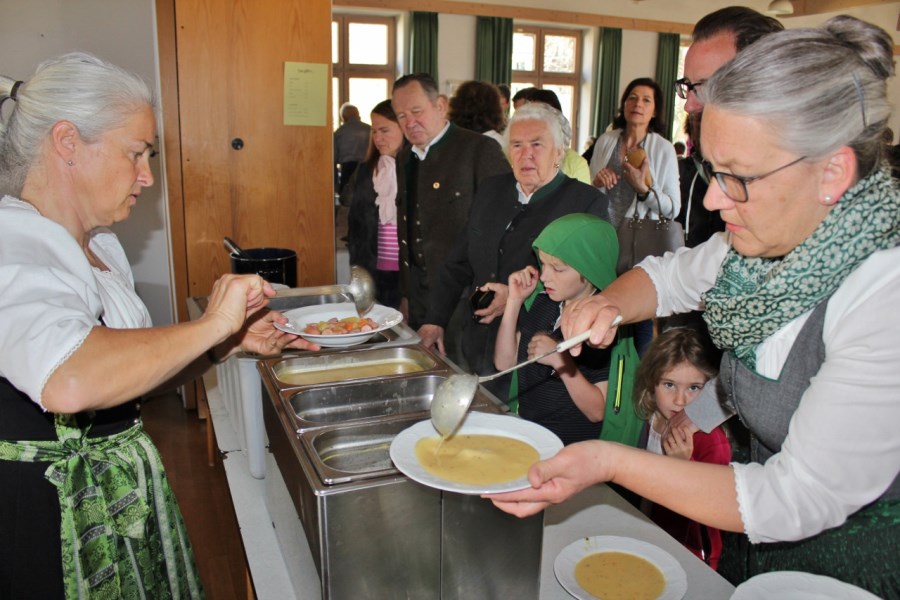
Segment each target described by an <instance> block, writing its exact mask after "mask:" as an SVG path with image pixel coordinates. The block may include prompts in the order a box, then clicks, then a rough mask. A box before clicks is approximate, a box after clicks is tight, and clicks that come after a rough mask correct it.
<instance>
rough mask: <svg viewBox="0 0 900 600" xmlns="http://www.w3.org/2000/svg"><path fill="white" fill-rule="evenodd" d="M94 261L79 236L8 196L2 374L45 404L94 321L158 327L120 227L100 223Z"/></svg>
mask: <svg viewBox="0 0 900 600" xmlns="http://www.w3.org/2000/svg"><path fill="white" fill-rule="evenodd" d="M90 247H91V250H92V251H93V252H94V253H95V254H96V255H97V256H98V257H99V258H100V259H101V260H102V261H103V263H104V264H106V266H107V267H109V271H101V270H100V269H96V268H94V267H92V266H91V265H90V263H89V262H88V261H87V258H86V257H85V255H84V252H82V250H81V247H80V246H79V244H78V242H77V241H76V240H75V239H74V238H73V237H72V236H71V235H70V234H69V233H68V232H67V231H66V230H65V229H64V228H63V227H62V226H61V225H59V224H57V223H55V222H54V221H51V220H50V219H47V218H45V217H43V216H41V215H40V214H39V213H38V211H37V210H36V209H35V208H34V207H33V206H31V205H30V204H28V203H26V202H22V201H20V200H17V199H15V198H12V197H10V196H4V197H3V198H2V199H0V322H2V323H3V327H0V376H3V377H6V378H7V379H8V380H9V381H10V383H12V384H13V385H14V386H15V387H16V388H17V389H19V390H21V391H22V392H24V393H25V394H27V395H28V396H29V397H30V398H31V399H32V400H34V401H35V402H37V403H38V404H40V403H41V392H42V390H43V388H44V385H45V384H46V383H47V380H48V379H49V378H50V375H51V374H53V372H54V371H55V370H56V368H57V367H58V366H59V365H60V364H62V363H63V362H64V361H65V360H66V359H67V358H68V357H69V356H70V355H71V354H72V353H73V352H74V351H75V350H77V349H78V348H79V347H80V346H81V343H82V342H83V341H84V339H85V338H86V337H87V335H88V333H90V331H91V329H92V328H93V327H96V326H98V325H101V318H102V324H104V325H106V326H107V327H113V328H118V329H126V328H137V327H150V326H151V324H152V323H151V320H150V313H149V312H148V311H147V307H146V306H145V305H144V303H143V302H142V301H141V299H140V298H139V297H138V296H137V293H136V292H135V290H134V277H133V275H132V272H131V267H130V266H129V264H128V259H127V257H126V256H125V251H124V249H123V248H122V246H121V244H120V243H119V240H118V239H117V238H116V236H115V234H113V233H112V232H111V231H109V230H107V229H98V230H96V231H95V232H94V233H93V235H92V237H91V241H90Z"/></svg>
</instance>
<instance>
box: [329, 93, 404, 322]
mask: <svg viewBox="0 0 900 600" xmlns="http://www.w3.org/2000/svg"><path fill="white" fill-rule="evenodd" d="M371 121H372V138H371V140H370V141H369V151H368V153H367V154H366V160H365V162H364V163H362V164H361V165H359V167H358V168H357V169H356V172H355V173H354V175H353V179H352V180H351V181H350V183H349V184H348V185H347V187H346V188H345V190H344V197H343V198H341V203H342V204H345V205H349V206H350V212H349V214H348V216H347V219H348V223H347V250H348V251H349V253H350V264H352V265H359V266H361V267H363V268H364V269H366V270H367V271H368V272H369V273H371V274H372V277H374V279H375V297H376V298H377V299H378V302H380V303H381V304H383V305H385V306H391V307H393V308H399V307H400V259H399V256H400V249H399V248H400V247H399V242H398V238H397V204H396V202H397V168H396V162H395V160H396V158H397V154H398V153H399V152H400V150H401V149H402V148H404V147H405V146H406V145H408V142H407V141H406V138H404V137H403V132H402V131H401V130H400V125H399V124H398V123H397V116H396V115H395V114H394V109H393V108H391V101H390V100H384V101H382V102H379V103H378V104H376V105H375V108H373V109H372V116H371Z"/></svg>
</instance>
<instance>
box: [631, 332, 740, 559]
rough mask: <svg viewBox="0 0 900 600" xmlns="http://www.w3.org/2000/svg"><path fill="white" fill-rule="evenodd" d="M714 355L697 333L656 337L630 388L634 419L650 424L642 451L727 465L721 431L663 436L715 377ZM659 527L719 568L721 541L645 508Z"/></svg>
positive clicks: (662, 511)
mask: <svg viewBox="0 0 900 600" xmlns="http://www.w3.org/2000/svg"><path fill="white" fill-rule="evenodd" d="M716 372H717V368H716V360H715V353H714V350H713V349H712V347H711V345H710V344H709V342H708V341H706V340H705V338H704V336H703V334H702V333H700V332H699V331H697V330H696V329H691V328H687V327H679V328H675V329H670V330H668V331H666V332H664V333H662V334H660V335H658V336H657V337H656V339H654V340H653V343H652V344H651V345H650V348H649V349H648V351H647V354H645V355H644V357H643V359H642V360H641V366H640V368H639V369H638V372H637V380H636V382H635V395H634V398H635V405H636V409H637V412H638V414H639V415H641V416H642V417H644V418H649V420H648V423H647V426H646V428H645V434H646V435H645V436H642V441H643V439H644V438H645V437H646V444H645V446H646V448H647V450H650V451H651V452H655V453H657V454H665V455H668V456H672V457H675V458H680V459H683V460H693V461H697V462H705V463H713V464H720V465H727V464H729V463H730V462H731V446H730V444H729V441H728V438H727V436H726V435H725V431H724V430H723V429H722V427H716V428H715V429H714V430H712V431H711V432H710V433H703V432H702V431H698V432H697V433H695V434H694V435H693V436H691V435H688V434H685V433H684V432H683V431H682V430H673V431H671V432H669V431H667V426H668V423H669V419H671V418H672V416H673V415H675V414H676V413H679V412H681V411H682V410H684V407H685V406H687V405H688V404H690V403H691V402H692V401H693V400H694V398H696V396H697V394H698V393H700V390H701V389H702V388H703V386H704V384H705V383H706V382H707V381H709V380H710V379H711V378H712V377H714V376H715V375H716ZM644 508H645V512H647V514H649V516H650V518H651V519H653V520H654V521H655V522H656V523H657V524H658V525H659V526H660V527H662V528H663V529H665V530H666V531H668V532H669V534H670V535H671V536H672V537H674V538H675V539H677V540H678V541H679V542H681V543H682V544H684V546H685V547H687V548H688V550H690V551H691V552H693V553H694V554H696V555H697V556H699V557H700V558H701V559H702V560H704V561H706V562H707V563H708V564H709V566H711V567H712V568H713V569H715V568H717V567H718V564H719V557H720V556H721V554H722V536H721V534H720V533H719V530H718V529H712V528H710V527H706V526H703V525H700V524H698V523H696V522H694V521H691V520H689V519H687V518H685V517H683V516H681V515H679V514H677V513H674V512H672V511H670V510H668V509H667V508H665V507H662V506H658V505H653V504H650V503H648V504H647V506H645V507H644Z"/></svg>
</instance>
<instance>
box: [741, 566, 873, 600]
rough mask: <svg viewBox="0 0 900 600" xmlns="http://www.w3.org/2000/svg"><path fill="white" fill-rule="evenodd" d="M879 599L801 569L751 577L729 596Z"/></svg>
mask: <svg viewBox="0 0 900 600" xmlns="http://www.w3.org/2000/svg"><path fill="white" fill-rule="evenodd" d="M838 598H839V599H840V600H878V596H876V595H875V594H872V593H870V592H867V591H866V590H864V589H862V588H858V587H856V586H855V585H850V584H849V583H844V582H843V581H839V580H837V579H833V578H831V577H825V576H824V575H813V574H812V573H803V572H801V571H774V572H772V573H763V574H762V575H756V576H755V577H751V578H750V579H748V580H747V581H745V582H744V583H742V584H741V585H739V586H737V588H736V589H735V590H734V595H733V596H731V600H826V599H838Z"/></svg>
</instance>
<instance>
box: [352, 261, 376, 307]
mask: <svg viewBox="0 0 900 600" xmlns="http://www.w3.org/2000/svg"><path fill="white" fill-rule="evenodd" d="M347 293H348V294H350V296H351V297H352V298H353V303H354V304H355V305H356V312H357V314H358V315H359V316H360V317H363V316H365V315H366V313H368V312H369V311H370V310H372V307H373V306H375V280H374V279H372V276H371V275H370V274H369V272H368V271H366V270H365V269H363V268H362V267H358V266H356V265H352V266H351V267H350V283H349V284H348V285H347Z"/></svg>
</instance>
